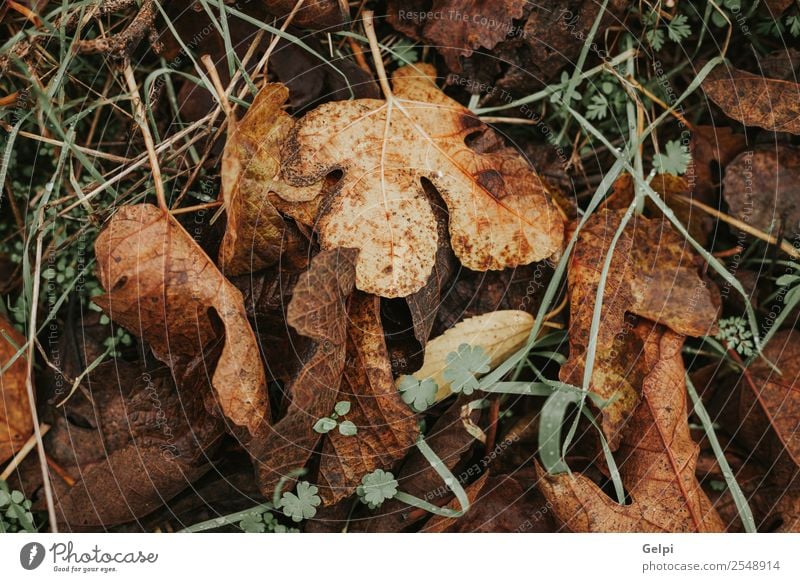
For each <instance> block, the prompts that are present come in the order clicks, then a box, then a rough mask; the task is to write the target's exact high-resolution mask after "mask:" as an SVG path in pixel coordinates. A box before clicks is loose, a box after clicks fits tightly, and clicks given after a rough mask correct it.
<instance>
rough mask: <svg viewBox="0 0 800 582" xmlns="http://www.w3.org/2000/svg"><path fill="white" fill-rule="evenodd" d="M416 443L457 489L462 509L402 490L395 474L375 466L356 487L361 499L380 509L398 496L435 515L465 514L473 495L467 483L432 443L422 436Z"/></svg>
mask: <svg viewBox="0 0 800 582" xmlns="http://www.w3.org/2000/svg"><path fill="white" fill-rule="evenodd" d="M416 445H417V448H418V449H419V451H420V452H421V453H422V455H423V456H424V457H425V460H426V461H428V463H429V464H430V465H431V467H433V469H434V470H435V471H436V473H438V475H439V476H440V477H441V478H442V480H443V481H444V483H445V485H447V487H449V488H450V490H451V491H452V492H453V494H454V495H455V497H456V500H457V501H458V504H459V506H460V509H451V508H449V507H439V506H438V505H434V504H432V503H430V502H428V501H425V500H424V499H420V498H419V497H416V496H415V495H411V494H410V493H406V492H405V491H401V490H399V489H398V483H397V479H395V477H394V475H393V474H392V473H390V472H389V471H384V470H383V469H375V470H374V471H372V472H371V473H367V474H366V475H364V476H363V477H362V478H361V484H360V485H359V486H358V487H357V488H356V494H357V495H358V498H359V499H360V500H361V501H362V502H363V503H364V504H366V505H367V507H369V508H370V509H377V508H378V507H380V506H381V505H383V503H384V502H385V501H388V500H390V499H396V500H397V501H400V502H401V503H405V504H406V505H409V506H411V507H416V508H418V509H423V510H425V511H427V512H429V513H433V514H434V515H439V516H442V517H450V518H456V517H461V516H462V515H464V514H465V513H466V512H467V511H469V498H468V497H467V493H466V491H464V488H463V486H462V485H461V483H460V482H459V481H458V479H456V478H455V477H454V476H453V474H452V473H451V472H450V469H448V468H447V465H445V464H444V463H443V462H442V460H441V459H440V458H439V457H438V456H437V455H436V453H435V452H434V451H433V449H431V448H430V446H428V443H426V442H425V439H424V438H422V436H420V437H419V438H418V439H417V443H416Z"/></svg>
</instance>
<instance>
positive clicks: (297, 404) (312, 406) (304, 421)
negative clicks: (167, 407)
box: [248, 249, 357, 497]
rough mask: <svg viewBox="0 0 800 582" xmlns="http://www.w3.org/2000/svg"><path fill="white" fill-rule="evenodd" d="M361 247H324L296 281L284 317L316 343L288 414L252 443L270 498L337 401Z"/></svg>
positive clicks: (309, 449) (305, 455)
mask: <svg viewBox="0 0 800 582" xmlns="http://www.w3.org/2000/svg"><path fill="white" fill-rule="evenodd" d="M356 253H357V251H355V250H353V249H336V250H332V251H323V252H321V253H319V254H318V255H317V256H316V257H314V258H313V259H312V260H311V266H310V267H309V269H308V271H306V272H305V273H303V274H302V275H301V276H300V277H299V279H298V280H297V284H296V285H295V288H294V291H293V293H292V299H291V301H290V302H289V308H288V310H287V316H286V321H287V322H288V323H289V324H290V325H291V326H292V327H294V329H296V330H297V332H298V333H300V334H301V335H303V336H305V337H309V338H311V339H313V340H314V341H315V342H316V346H315V347H314V349H313V352H312V353H311V355H310V357H309V359H308V360H307V361H306V363H305V365H304V366H303V368H302V370H301V371H300V373H299V375H298V376H297V377H296V378H295V379H294V381H293V382H292V384H291V386H290V387H289V389H288V393H289V394H290V395H291V399H292V400H291V404H290V405H289V408H288V410H287V412H286V415H285V416H284V417H283V418H282V419H281V420H280V421H279V422H277V423H276V424H275V425H274V426H271V427H267V428H266V432H265V433H263V434H261V435H258V436H257V437H256V438H255V439H254V440H253V442H252V443H250V444H249V445H248V451H249V452H250V454H251V456H252V457H253V459H254V461H255V463H256V467H257V474H258V484H259V488H260V489H261V492H262V493H263V494H264V495H265V496H267V497H271V496H272V494H273V492H274V489H275V486H276V485H277V484H278V482H279V481H280V480H281V478H282V477H285V476H288V474H289V473H290V472H291V471H293V470H297V469H301V468H303V467H304V466H305V464H306V463H307V462H308V459H309V458H310V457H311V455H312V453H313V452H314V449H315V448H316V446H317V444H318V443H319V439H320V435H319V433H317V432H315V431H314V429H313V426H314V424H315V423H316V422H317V420H319V419H320V418H322V417H323V416H328V415H329V414H330V413H331V412H332V411H333V407H334V405H335V404H336V395H337V394H338V392H339V384H340V382H341V378H342V372H343V371H344V366H345V353H346V339H347V309H348V298H349V296H350V293H351V292H352V290H353V285H354V281H355V259H356Z"/></svg>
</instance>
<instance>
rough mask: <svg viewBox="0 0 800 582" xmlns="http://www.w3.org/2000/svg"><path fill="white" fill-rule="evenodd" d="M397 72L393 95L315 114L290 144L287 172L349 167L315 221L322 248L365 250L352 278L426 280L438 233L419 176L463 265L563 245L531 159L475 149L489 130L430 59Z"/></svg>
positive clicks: (505, 260)
mask: <svg viewBox="0 0 800 582" xmlns="http://www.w3.org/2000/svg"><path fill="white" fill-rule="evenodd" d="M393 80H394V83H393V84H394V90H393V94H391V95H387V96H386V97H387V100H386V101H381V100H375V99H359V100H355V101H346V102H336V103H328V104H325V105H322V106H320V107H318V108H317V109H315V110H314V111H312V112H310V113H308V114H307V115H306V116H305V117H303V118H302V119H301V120H299V121H298V123H297V125H296V126H295V129H294V131H293V132H292V134H291V135H290V137H289V140H288V142H287V144H286V147H285V150H284V152H283V153H284V163H283V174H284V177H285V178H286V179H287V180H288V181H289V182H290V183H293V184H296V185H310V184H314V183H317V182H319V181H320V180H322V179H323V178H324V177H325V176H326V175H328V174H330V173H332V172H334V171H337V170H340V171H342V172H343V176H342V179H341V180H340V181H339V183H338V185H337V190H336V191H335V192H334V193H333V194H332V197H331V200H330V203H329V205H327V206H326V208H324V210H323V212H322V216H320V217H319V222H318V224H317V231H318V233H319V236H320V243H321V245H322V248H323V249H331V248H337V247H345V248H357V249H359V250H360V253H359V257H358V262H357V265H356V286H357V287H358V288H359V289H361V290H362V291H367V292H370V293H375V294H376V295H381V296H383V297H405V296H407V295H410V294H411V293H414V292H416V291H419V290H420V289H421V288H422V287H423V286H424V285H425V284H426V282H427V281H428V278H429V277H430V275H431V272H432V270H433V267H434V263H435V260H436V252H437V248H438V234H437V225H436V217H435V215H434V212H433V210H432V209H431V206H430V203H429V201H428V199H427V198H426V196H425V192H424V190H423V187H422V184H421V180H422V179H423V178H425V179H427V180H429V181H430V182H431V183H432V184H433V186H434V187H435V188H436V190H437V192H438V193H439V194H440V195H441V197H442V199H443V200H444V202H445V204H446V206H447V209H448V214H449V219H450V227H449V231H450V244H451V246H452V248H453V251H454V252H455V254H456V256H457V257H458V258H459V260H460V261H461V263H462V264H464V265H465V266H466V267H469V268H471V269H475V270H483V271H485V270H489V269H503V268H505V267H513V266H517V265H524V264H528V263H531V262H533V261H537V260H541V259H543V258H545V257H549V256H551V255H553V254H554V253H558V252H559V251H560V249H561V247H562V244H563V220H562V218H561V215H560V214H559V213H558V211H557V210H556V208H555V206H554V205H553V203H552V202H551V200H550V196H549V193H548V191H547V189H546V187H545V185H544V184H543V182H542V181H541V180H540V178H539V176H538V175H537V174H536V172H535V171H533V170H532V169H531V168H530V167H529V166H528V164H527V162H526V161H525V159H524V158H523V157H522V156H521V155H519V154H518V153H517V152H516V150H513V149H511V148H506V149H504V150H502V151H499V152H492V153H488V154H478V153H476V152H475V151H473V150H471V149H470V148H469V147H468V146H467V145H466V143H465V139H467V138H470V137H474V136H475V135H476V134H478V135H481V134H485V133H487V132H491V131H492V130H491V129H490V128H489V127H488V126H486V125H485V124H483V123H482V122H481V121H480V120H479V119H477V118H476V117H475V116H473V115H472V114H471V113H470V112H469V110H467V109H466V108H465V107H463V106H462V105H461V104H459V103H458V102H456V101H454V100H452V99H450V98H449V97H447V96H446V95H445V94H444V93H442V92H441V91H440V90H439V89H438V87H437V86H436V84H435V83H434V80H435V72H434V69H433V67H432V66H430V65H417V66H415V67H403V68H401V69H399V70H398V71H397V72H395V74H394V77H393ZM278 194H279V195H281V196H285V195H284V194H283V193H281V192H278ZM290 198H291V197H290ZM287 199H288V198H287ZM290 201H291V200H290Z"/></svg>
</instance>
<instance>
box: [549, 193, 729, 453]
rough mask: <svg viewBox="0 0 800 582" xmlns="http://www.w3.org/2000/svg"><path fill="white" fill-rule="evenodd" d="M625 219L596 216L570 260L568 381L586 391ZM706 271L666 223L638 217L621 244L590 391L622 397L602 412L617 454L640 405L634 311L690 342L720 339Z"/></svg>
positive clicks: (616, 214) (614, 214)
mask: <svg viewBox="0 0 800 582" xmlns="http://www.w3.org/2000/svg"><path fill="white" fill-rule="evenodd" d="M622 215H623V212H622V211H613V210H607V209H603V210H600V211H598V212H597V213H596V214H595V216H592V217H591V218H590V219H589V221H588V222H587V223H586V224H585V225H584V227H583V229H582V230H581V232H580V234H579V238H578V243H577V245H576V246H575V251H574V253H573V255H572V258H571V261H570V265H569V272H568V280H569V288H570V327H569V345H570V348H569V353H570V357H569V360H568V361H567V362H566V363H565V364H564V365H563V366H562V368H561V372H560V377H561V380H562V381H564V382H568V383H570V384H574V385H576V386H582V385H583V375H584V368H585V365H586V352H587V348H588V345H589V337H590V330H591V322H592V315H593V313H594V305H595V297H596V294H597V289H598V286H599V284H600V273H601V271H602V269H603V264H604V262H605V260H606V255H607V254H608V249H609V246H610V244H611V241H612V239H613V238H614V233H615V232H616V230H617V228H618V227H619V225H620V223H621V219H622ZM698 268H699V260H698V257H696V256H695V255H694V254H693V253H692V251H691V249H690V248H688V243H686V241H684V240H683V239H682V238H681V237H680V236H678V235H677V234H676V233H675V232H674V231H673V230H672V227H671V226H670V225H669V223H668V222H667V221H666V220H648V219H647V218H644V217H641V216H640V217H636V218H634V219H632V220H631V221H630V222H629V223H628V225H627V226H626V228H625V230H624V231H623V233H622V235H621V236H620V238H619V240H618V241H617V244H616V247H615V250H614V256H613V258H612V260H611V266H610V269H609V270H608V277H607V279H606V286H605V293H604V295H603V305H602V316H601V320H600V326H599V329H598V333H597V352H596V353H597V356H596V359H595V363H594V368H593V372H592V378H591V382H590V385H589V389H590V390H591V391H592V392H594V393H596V394H597V395H599V396H600V397H601V398H603V399H604V400H609V399H611V398H612V397H615V400H614V401H613V402H611V403H610V404H609V405H608V406H606V407H605V408H603V409H602V412H601V414H602V422H601V424H602V428H603V432H604V433H605V435H606V438H607V439H608V441H609V444H610V445H611V448H612V450H613V449H616V445H617V443H618V442H619V439H620V431H621V429H622V428H623V427H624V425H625V421H626V420H627V418H628V417H629V416H630V414H631V413H632V412H633V410H634V409H635V408H636V404H637V402H638V392H639V387H638V385H637V383H638V382H637V379H636V377H635V376H631V370H632V366H633V365H634V364H635V357H636V352H633V353H628V352H627V351H626V349H625V345H626V342H628V340H629V339H630V338H629V331H630V325H629V324H626V321H625V316H626V313H632V314H635V315H640V316H642V317H647V318H649V319H651V320H653V321H657V322H659V323H662V324H664V325H666V326H668V327H670V328H671V329H672V330H674V331H676V332H678V333H682V334H685V335H689V336H701V335H706V334H709V333H713V331H714V327H715V322H716V317H717V316H716V314H717V311H718V308H717V306H716V304H715V301H714V299H715V296H714V295H712V292H711V290H710V289H709V288H708V284H707V283H706V282H705V281H704V280H703V279H702V278H701V277H700V276H699V275H698Z"/></svg>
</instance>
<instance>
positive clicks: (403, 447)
mask: <svg viewBox="0 0 800 582" xmlns="http://www.w3.org/2000/svg"><path fill="white" fill-rule="evenodd" d="M348 315H349V318H348V319H349V325H348V341H347V362H348V365H347V366H346V367H345V370H344V376H343V378H342V383H341V384H340V387H339V395H338V397H337V401H347V402H349V403H350V404H351V409H350V412H348V413H347V415H346V416H345V418H346V420H349V421H351V422H353V423H354V424H355V425H356V427H357V428H358V433H357V434H356V435H353V436H343V435H341V434H339V432H338V431H337V430H335V429H334V430H332V431H331V432H329V433H328V435H327V437H326V438H325V444H324V445H323V447H322V461H321V463H320V475H319V485H320V495H321V496H322V500H323V501H324V502H325V505H332V504H334V503H337V502H338V501H340V500H342V499H344V498H345V497H347V496H349V495H352V494H353V493H354V492H355V489H356V487H357V486H358V485H359V484H360V483H361V478H362V477H363V476H364V475H366V474H367V473H370V472H372V471H374V470H375V469H378V468H382V469H388V468H390V467H392V466H393V465H394V464H395V463H396V462H397V461H399V460H400V459H402V458H403V457H405V456H406V455H407V454H408V452H409V449H410V448H411V447H413V445H414V442H415V440H416V438H417V434H418V432H419V429H418V428H417V420H416V417H415V415H414V413H413V412H412V411H411V409H409V407H408V406H406V404H405V403H404V402H403V401H402V400H401V398H400V395H399V394H398V392H397V390H396V389H395V386H394V381H393V379H392V367H391V364H390V363H389V353H388V351H387V350H386V342H385V341H384V339H383V326H382V325H381V320H380V299H379V298H378V297H375V296H370V295H364V294H362V293H356V294H355V295H354V296H353V298H352V299H351V302H350V310H349V312H348Z"/></svg>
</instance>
